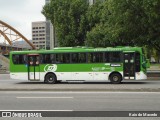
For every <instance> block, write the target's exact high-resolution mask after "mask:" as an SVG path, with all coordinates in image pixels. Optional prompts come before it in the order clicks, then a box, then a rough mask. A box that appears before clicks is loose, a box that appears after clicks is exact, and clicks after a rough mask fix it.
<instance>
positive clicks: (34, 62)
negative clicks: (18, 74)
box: [28, 54, 40, 80]
mask: <svg viewBox="0 0 160 120" xmlns="http://www.w3.org/2000/svg"><path fill="white" fill-rule="evenodd" d="M39 72H40V69H39V55H38V54H29V55H28V80H40V73H39Z"/></svg>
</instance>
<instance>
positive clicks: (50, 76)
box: [44, 72, 57, 84]
mask: <svg viewBox="0 0 160 120" xmlns="http://www.w3.org/2000/svg"><path fill="white" fill-rule="evenodd" d="M44 82H45V83H48V84H55V83H57V76H56V74H54V73H53V72H48V73H47V74H46V75H45V77H44Z"/></svg>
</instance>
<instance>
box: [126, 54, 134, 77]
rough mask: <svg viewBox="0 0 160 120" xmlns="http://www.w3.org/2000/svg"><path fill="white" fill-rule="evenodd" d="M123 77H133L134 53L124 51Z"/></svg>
mask: <svg viewBox="0 0 160 120" xmlns="http://www.w3.org/2000/svg"><path fill="white" fill-rule="evenodd" d="M123 66H124V68H123V69H124V79H125V80H130V79H131V80H134V79H135V53H134V52H130V53H124V65H123Z"/></svg>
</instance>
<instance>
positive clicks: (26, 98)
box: [16, 97, 74, 99]
mask: <svg viewBox="0 0 160 120" xmlns="http://www.w3.org/2000/svg"><path fill="white" fill-rule="evenodd" d="M16 98H17V99H73V98H74V97H16Z"/></svg>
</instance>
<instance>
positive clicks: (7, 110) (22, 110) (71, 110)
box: [0, 110, 73, 112]
mask: <svg viewBox="0 0 160 120" xmlns="http://www.w3.org/2000/svg"><path fill="white" fill-rule="evenodd" d="M1 111H2V112H7V111H8V112H9V111H73V110H0V112H1Z"/></svg>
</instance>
